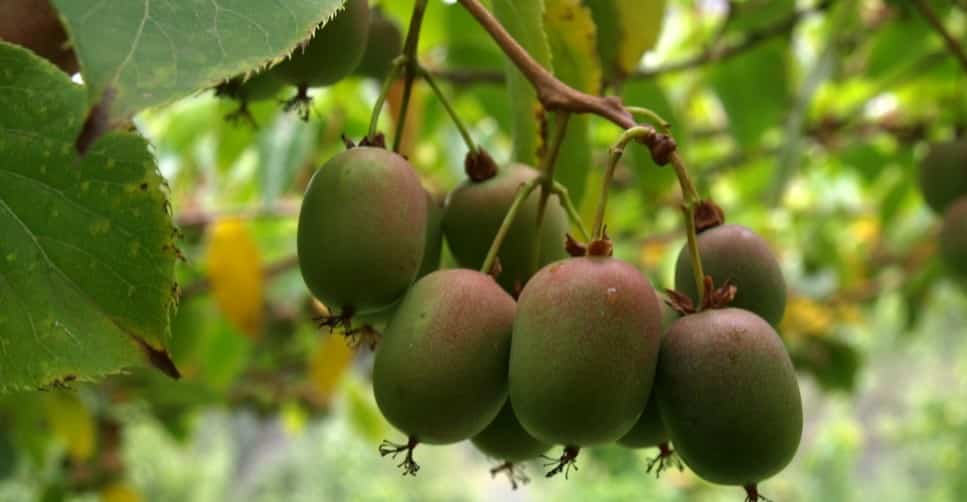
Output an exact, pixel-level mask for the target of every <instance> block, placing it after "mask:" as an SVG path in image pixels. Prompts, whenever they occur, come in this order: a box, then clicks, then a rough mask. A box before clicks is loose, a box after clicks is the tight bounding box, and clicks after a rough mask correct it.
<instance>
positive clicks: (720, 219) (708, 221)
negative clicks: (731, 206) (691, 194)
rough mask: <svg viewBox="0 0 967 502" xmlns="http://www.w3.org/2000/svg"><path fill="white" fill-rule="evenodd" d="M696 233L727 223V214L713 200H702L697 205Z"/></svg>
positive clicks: (695, 217)
mask: <svg viewBox="0 0 967 502" xmlns="http://www.w3.org/2000/svg"><path fill="white" fill-rule="evenodd" d="M694 221H695V232H697V233H702V232H703V231H705V230H708V229H710V228H715V227H717V226H720V225H722V224H724V223H725V212H724V211H722V208H721V207H719V206H718V204H716V203H714V202H712V201H711V200H707V199H706V200H702V201H699V203H698V204H696V205H695V216H694Z"/></svg>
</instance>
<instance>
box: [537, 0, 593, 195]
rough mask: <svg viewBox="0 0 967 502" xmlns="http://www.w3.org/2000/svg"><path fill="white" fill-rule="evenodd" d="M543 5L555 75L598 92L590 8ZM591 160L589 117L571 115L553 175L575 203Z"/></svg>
mask: <svg viewBox="0 0 967 502" xmlns="http://www.w3.org/2000/svg"><path fill="white" fill-rule="evenodd" d="M545 5H546V10H545V11H544V29H545V31H546V32H547V42H548V44H549V46H550V48H551V57H552V59H553V60H554V75H556V76H557V77H558V78H559V79H561V81H563V82H564V83H566V84H568V85H570V86H571V87H574V88H575V89H577V90H579V91H584V92H587V93H590V94H596V93H599V92H601V79H602V77H601V60H600V59H599V58H598V50H597V46H596V35H595V26H594V21H593V20H592V18H591V11H590V10H589V9H588V8H587V7H585V6H583V5H582V4H581V2H580V0H545ZM552 117H553V116H552ZM551 123H552V124H553V121H551ZM549 130H553V126H550V127H549ZM591 162H592V159H591V138H590V133H589V122H588V117H586V116H582V115H574V116H572V117H571V118H570V121H569V122H568V127H567V135H566V136H565V137H564V142H563V143H562V145H561V151H560V154H559V155H558V157H557V171H556V172H555V177H556V178H557V180H558V181H560V182H561V183H562V184H563V185H564V186H565V187H567V189H568V192H569V193H570V195H571V199H572V200H574V201H575V203H576V204H580V203H581V200H582V198H583V197H584V190H585V188H586V187H587V178H588V170H589V168H590V167H591Z"/></svg>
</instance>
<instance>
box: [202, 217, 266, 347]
mask: <svg viewBox="0 0 967 502" xmlns="http://www.w3.org/2000/svg"><path fill="white" fill-rule="evenodd" d="M209 232H210V234H209V238H208V250H207V257H206V261H207V263H208V279H209V280H210V281H211V285H212V293H213V294H214V296H215V302H216V303H217V305H218V308H219V310H221V311H222V313H223V314H224V315H225V317H226V318H228V319H229V320H230V321H231V322H232V324H234V325H235V326H236V327H237V328H238V329H240V330H242V332H244V333H245V334H246V335H248V336H250V337H252V338H258V337H259V336H260V335H261V333H262V316H263V313H264V311H263V295H264V278H263V276H262V255H261V253H260V252H259V249H258V246H257V245H256V243H255V240H254V239H253V238H252V236H251V234H250V233H249V231H248V229H247V228H246V227H245V224H244V223H243V222H242V221H241V220H239V219H238V218H224V219H220V220H218V221H217V222H215V223H214V224H212V225H211V227H210V228H209Z"/></svg>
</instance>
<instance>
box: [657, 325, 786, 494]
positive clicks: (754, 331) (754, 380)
mask: <svg viewBox="0 0 967 502" xmlns="http://www.w3.org/2000/svg"><path fill="white" fill-rule="evenodd" d="M655 390H656V392H657V397H658V405H659V409H660V410H661V414H662V421H663V423H664V424H665V426H666V428H667V429H668V434H669V436H670V437H671V441H672V443H674V445H675V449H676V451H677V452H678V454H679V455H680V456H681V458H682V460H683V461H684V462H685V464H686V465H687V466H688V467H689V468H691V469H692V470H693V471H694V472H695V474H697V475H698V476H699V477H701V478H703V479H705V480H706V481H710V482H713V483H719V484H726V485H741V486H754V485H755V483H757V482H759V481H761V480H763V479H766V478H768V477H770V476H772V475H773V474H775V473H777V472H779V471H780V470H782V468H783V467H785V466H786V464H788V463H789V461H790V460H792V458H793V456H794V455H795V454H796V449H797V448H798V447H799V440H800V436H801V435H802V425H803V416H802V400H801V398H800V395H799V384H798V382H797V381H796V374H795V372H794V370H793V365H792V361H791V360H790V359H789V354H788V353H787V352H786V349H785V347H784V346H783V344H782V341H781V340H780V339H779V336H778V335H777V334H776V331H775V330H774V329H773V328H772V326H770V325H769V323H767V322H765V321H764V320H763V319H762V318H761V317H759V316H757V315H755V314H753V313H751V312H749V311H747V310H742V309H737V308H726V309H721V310H706V311H703V312H700V313H698V314H692V315H687V316H685V317H683V318H681V319H679V320H678V321H676V322H675V324H673V325H672V327H671V329H670V330H669V331H668V333H667V334H666V335H665V338H664V340H663V341H662V346H661V355H660V357H659V360H658V371H657V375H656V377H655Z"/></svg>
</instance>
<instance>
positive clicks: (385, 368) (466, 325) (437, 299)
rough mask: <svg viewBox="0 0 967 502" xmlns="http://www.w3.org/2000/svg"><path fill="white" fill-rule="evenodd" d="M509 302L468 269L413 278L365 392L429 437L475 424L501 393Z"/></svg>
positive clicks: (496, 406)
mask: <svg viewBox="0 0 967 502" xmlns="http://www.w3.org/2000/svg"><path fill="white" fill-rule="evenodd" d="M515 310H516V305H515V303H514V300H513V298H511V297H510V295H508V294H507V293H506V292H505V291H504V290H502V289H501V288H500V287H499V286H498V285H497V283H496V282H494V281H493V279H492V278H491V277H490V276H487V275H485V274H482V273H480V272H477V271H475V270H468V269H448V270H439V271H437V272H433V273H431V274H430V275H427V276H426V277H424V278H422V279H420V280H419V281H417V282H416V284H414V285H413V287H412V288H410V290H409V291H408V292H407V294H406V296H405V297H404V298H403V302H402V303H401V304H400V306H399V309H398V310H397V311H396V313H395V314H394V315H393V318H392V319H391V320H390V322H389V325H388V326H387V328H386V332H385V333H384V335H383V338H382V339H381V341H380V344H379V346H378V347H377V350H376V357H375V360H374V363H373V392H374V394H375V396H376V404H377V405H378V406H379V409H380V411H381V412H382V413H383V416H384V417H386V419H387V420H389V422H390V423H391V424H393V426H395V427H396V428H397V429H399V430H400V431H402V432H404V433H405V434H407V435H409V436H410V437H414V438H416V439H417V440H419V441H420V442H423V443H429V444H449V443H455V442H458V441H462V440H464V439H469V438H471V437H473V436H475V435H477V434H479V433H480V432H481V431H483V430H484V429H485V428H486V427H487V426H488V425H489V424H491V423H492V422H493V420H494V418H495V417H497V414H498V413H499V412H500V410H501V408H502V407H503V406H504V403H505V401H506V400H507V364H508V356H509V351H510V336H511V331H512V329H513V322H514V313H515Z"/></svg>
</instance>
